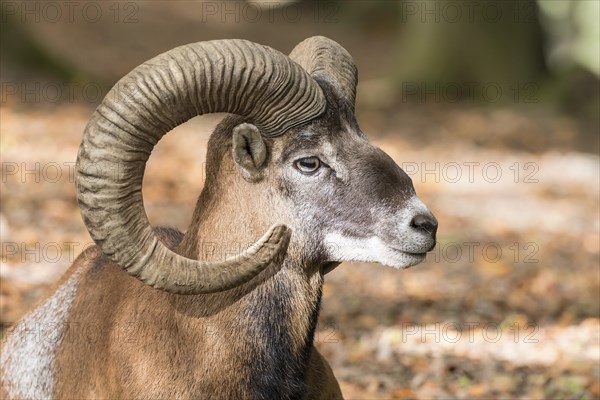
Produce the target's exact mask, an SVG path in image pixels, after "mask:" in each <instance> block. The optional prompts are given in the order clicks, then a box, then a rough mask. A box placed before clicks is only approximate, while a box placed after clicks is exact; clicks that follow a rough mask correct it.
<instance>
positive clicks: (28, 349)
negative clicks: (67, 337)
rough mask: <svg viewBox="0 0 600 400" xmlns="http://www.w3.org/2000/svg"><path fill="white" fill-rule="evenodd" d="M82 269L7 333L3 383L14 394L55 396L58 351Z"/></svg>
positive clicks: (0, 367)
mask: <svg viewBox="0 0 600 400" xmlns="http://www.w3.org/2000/svg"><path fill="white" fill-rule="evenodd" d="M78 281H79V271H75V272H74V273H73V275H71V277H69V279H68V280H67V281H66V282H64V283H63V284H62V285H61V286H59V287H58V289H57V290H56V292H54V294H53V295H52V296H51V297H49V298H48V299H46V301H44V302H43V303H42V304H40V305H39V306H38V307H36V308H35V309H34V310H33V311H31V312H30V313H29V314H27V315H26V316H25V317H23V319H22V320H21V321H20V322H19V324H18V325H17V326H16V327H15V328H14V330H12V331H11V332H9V333H8V334H7V338H6V339H5V343H4V345H3V347H2V354H1V355H0V370H1V372H2V382H1V384H2V387H3V388H4V390H5V391H6V392H7V394H8V396H9V397H10V398H29V399H31V398H33V399H49V398H52V393H53V390H54V352H55V350H56V347H57V346H58V345H59V344H60V342H61V340H62V339H63V337H64V333H65V329H66V321H67V318H68V315H69V309H70V308H71V303H72V302H73V298H74V297H75V293H76V292H77V283H78Z"/></svg>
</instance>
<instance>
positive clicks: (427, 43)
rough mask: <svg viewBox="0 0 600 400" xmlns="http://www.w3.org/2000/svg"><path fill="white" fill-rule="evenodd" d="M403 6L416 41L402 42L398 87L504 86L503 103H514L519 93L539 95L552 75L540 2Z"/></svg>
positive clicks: (481, 0)
mask: <svg viewBox="0 0 600 400" xmlns="http://www.w3.org/2000/svg"><path fill="white" fill-rule="evenodd" d="M398 6H399V7H400V8H401V19H402V21H403V24H402V25H403V30H402V32H401V36H402V38H410V40H411V41H410V42H407V41H406V40H403V39H401V42H400V45H401V49H400V51H399V53H398V54H399V59H398V60H397V61H396V63H395V64H396V65H397V66H398V68H397V69H396V70H395V71H394V76H395V78H396V82H397V83H398V87H400V86H401V87H404V88H406V87H407V84H413V85H415V84H416V85H426V88H423V87H420V89H422V90H425V89H427V90H430V91H433V90H435V86H434V85H435V84H438V85H439V86H440V87H442V88H443V87H444V86H446V87H447V86H449V85H452V90H455V89H456V87H458V88H460V89H462V90H463V91H465V90H472V89H473V88H474V89H475V90H476V89H477V88H478V87H479V89H481V87H484V86H486V85H488V86H489V85H492V86H496V85H498V86H499V87H500V88H501V90H502V91H503V93H502V96H501V97H502V99H503V100H511V99H513V100H514V96H515V95H518V93H516V92H515V91H516V90H523V89H525V90H529V91H530V92H532V91H535V88H536V87H537V82H538V81H539V79H540V78H541V77H542V76H543V75H544V74H545V73H546V66H545V62H544V53H543V37H542V31H541V27H540V23H539V19H538V6H537V4H536V2H535V0H478V1H468V0H467V1H464V2H463V1H460V2H455V1H438V0H425V1H418V2H415V1H411V0H408V1H402V2H400V3H399V5H398ZM469 85H470V86H471V88H469ZM528 85H529V87H528ZM455 86H456V87H455ZM439 90H441V89H439ZM462 95H465V93H462ZM526 95H527V94H526ZM529 95H532V93H529ZM417 100H419V99H417ZM475 100H477V99H475ZM483 100H484V101H485V99H483Z"/></svg>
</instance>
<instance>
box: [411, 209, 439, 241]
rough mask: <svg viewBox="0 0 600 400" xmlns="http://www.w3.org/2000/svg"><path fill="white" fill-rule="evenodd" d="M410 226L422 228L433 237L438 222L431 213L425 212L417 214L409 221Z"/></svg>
mask: <svg viewBox="0 0 600 400" xmlns="http://www.w3.org/2000/svg"><path fill="white" fill-rule="evenodd" d="M410 226H412V227H413V228H415V229H422V230H424V231H425V232H427V233H429V234H430V235H431V236H433V237H435V232H436V231H437V227H438V223H437V221H436V219H435V218H434V217H433V215H427V214H417V215H415V217H414V218H413V219H412V221H410Z"/></svg>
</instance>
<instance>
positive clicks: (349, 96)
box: [290, 36, 358, 109]
mask: <svg viewBox="0 0 600 400" xmlns="http://www.w3.org/2000/svg"><path fill="white" fill-rule="evenodd" d="M290 58H291V59H292V60H293V61H295V62H296V63H298V64H300V65H301V66H302V68H304V70H305V71H306V72H308V73H309V74H310V76H312V77H314V78H317V77H322V78H325V79H326V80H327V81H328V82H330V83H331V84H333V85H334V87H335V88H336V90H337V92H338V94H339V95H340V97H341V98H342V99H344V100H345V101H347V102H348V103H349V105H350V106H351V107H352V109H354V102H355V100H356V85H357V83H358V70H357V69H356V65H355V64H354V60H353V59H352V56H351V55H350V53H348V51H346V49H344V48H343V47H342V46H340V45H339V44H338V43H337V42H334V41H333V40H331V39H328V38H326V37H324V36H313V37H310V38H308V39H306V40H304V41H302V42H301V43H299V44H298V45H297V46H296V47H294V49H293V50H292V52H291V53H290Z"/></svg>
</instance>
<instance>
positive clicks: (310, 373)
mask: <svg viewBox="0 0 600 400" xmlns="http://www.w3.org/2000/svg"><path fill="white" fill-rule="evenodd" d="M319 84H320V85H321V86H322V88H323V90H324V93H325V94H326V96H327V104H328V109H327V111H326V112H325V114H323V115H322V116H321V117H319V118H317V119H315V120H313V121H311V123H310V124H307V125H305V126H301V127H297V128H294V129H292V130H290V131H289V132H288V133H286V134H285V135H283V136H282V137H278V138H273V139H265V143H264V144H265V146H266V149H267V159H266V161H265V162H264V166H263V167H262V168H260V169H258V170H257V171H254V173H253V176H252V179H244V174H243V173H242V172H243V171H242V170H241V168H243V166H241V165H240V164H238V163H236V161H235V160H234V159H233V157H232V131H233V129H234V127H235V126H237V125H239V124H240V123H241V122H243V121H242V120H241V119H240V118H237V117H230V118H227V119H226V120H225V121H224V122H223V123H221V124H220V125H219V127H217V129H216V131H215V132H214V133H213V135H212V136H211V139H210V141H209V145H208V153H207V180H206V183H205V187H204V189H203V191H202V194H201V195H200V197H199V199H198V202H197V205H196V209H195V212H194V215H193V217H192V222H191V224H190V228H189V230H188V231H187V232H186V234H185V235H183V234H181V233H180V232H178V231H176V230H173V229H166V228H159V229H157V233H158V236H159V237H160V238H161V240H162V241H163V242H164V243H165V244H166V245H167V246H168V247H170V248H171V249H173V250H174V251H175V252H177V253H179V254H181V255H183V256H186V257H188V258H192V259H200V260H205V261H214V260H222V259H224V258H226V257H229V256H231V255H234V254H239V253H240V252H241V251H243V250H244V249H246V248H247V247H248V245H250V244H252V243H254V242H256V240H257V239H258V238H260V237H261V236H262V235H263V233H264V232H265V231H266V230H267V229H268V228H269V227H270V226H271V225H273V224H275V223H281V224H285V225H287V226H289V227H290V228H291V229H292V238H291V241H290V245H289V247H288V249H287V252H286V253H285V254H280V255H279V256H278V257H277V259H276V260H275V261H274V262H273V263H271V265H270V266H269V267H267V268H266V269H265V270H264V271H262V272H261V273H260V274H259V275H258V276H257V277H255V278H254V279H252V280H251V281H250V282H248V283H246V284H243V285H241V286H238V287H236V288H234V289H231V290H227V291H224V292H219V293H215V294H204V295H187V296H186V295H176V294H169V293H167V292H164V291H160V290H156V289H153V288H151V287H149V286H146V285H144V284H143V283H141V282H140V281H139V280H137V279H135V278H133V277H131V276H130V275H128V274H127V273H125V272H124V271H123V270H122V269H121V268H120V267H119V266H118V265H116V264H115V263H113V262H111V261H110V260H108V259H107V258H106V257H105V256H103V255H101V254H99V252H98V250H97V249H95V252H94V249H92V250H90V251H87V252H85V253H84V254H82V255H81V256H80V257H79V258H78V259H77V260H76V261H75V263H74V264H73V266H72V267H71V269H70V270H69V271H68V272H67V274H66V276H65V278H63V280H64V279H66V277H67V276H70V274H72V273H73V272H74V271H76V270H78V271H79V272H80V274H79V284H78V290H77V293H76V294H75V298H74V300H73V302H72V304H71V308H70V311H69V318H68V321H67V326H68V331H67V333H66V334H65V335H64V337H63V339H62V341H61V342H60V343H59V344H57V347H56V351H55V362H54V371H53V374H54V380H55V385H54V393H53V397H55V398H110V399H112V398H130V399H133V398H152V399H163V398H164V399H167V398H169V399H171V398H182V399H183V398H185V399H187V398H194V399H233V398H235V399H269V400H271V399H306V398H309V399H338V398H341V397H342V395H341V392H340V389H339V386H338V384H337V382H336V380H335V377H334V376H333V373H332V371H331V368H330V366H329V365H328V364H327V362H326V361H325V360H324V359H323V358H322V357H321V355H320V354H319V353H318V351H317V350H316V348H315V347H314V346H313V339H314V332H315V327H316V323H317V319H318V314H319V307H320V302H321V291H322V286H323V275H324V272H325V271H329V270H331V269H332V268H334V267H335V265H336V262H338V261H340V260H332V259H330V258H329V255H328V252H327V250H326V249H325V246H326V243H325V242H324V234H325V233H326V232H325V231H326V230H329V231H336V232H351V233H352V234H353V235H354V236H355V237H356V236H359V235H367V236H375V235H378V236H380V237H381V236H385V235H387V236H390V237H393V235H394V230H393V229H392V228H393V227H389V226H387V225H385V224H378V221H380V220H382V221H387V220H388V218H381V217H380V216H375V215H373V214H372V213H371V212H370V209H369V206H372V205H380V204H385V205H386V206H387V208H386V209H389V210H391V211H389V212H390V213H391V214H390V215H393V213H394V212H395V210H400V209H402V207H403V205H404V202H405V201H406V199H408V198H410V197H411V196H413V195H414V189H413V187H412V183H411V182H410V179H409V178H408V177H407V176H406V174H404V172H402V171H401V170H400V168H399V167H397V166H396V165H395V164H394V163H393V161H392V160H391V159H390V158H389V157H388V156H387V155H385V153H383V152H381V151H380V150H378V149H376V148H374V147H373V146H371V145H370V144H369V143H368V141H367V140H366V138H365V137H364V135H362V133H361V132H360V130H359V128H358V125H357V124H356V121H355V119H354V115H353V112H352V110H351V109H350V108H348V106H347V105H346V106H345V105H343V104H341V102H340V101H339V99H338V98H337V97H336V96H335V94H334V93H333V92H332V90H331V89H330V88H329V87H328V85H327V83H326V82H319ZM239 150H240V149H237V151H239ZM306 151H308V152H315V153H317V154H318V153H319V152H330V153H331V152H333V153H335V154H333V155H331V157H330V158H332V159H335V160H336V161H335V162H336V163H337V164H336V165H337V166H338V167H339V169H338V170H337V171H336V170H334V169H333V168H327V169H323V170H322V171H321V172H322V173H321V174H317V175H315V176H314V177H306V176H301V175H300V174H299V173H297V172H294V169H293V165H295V164H294V160H296V159H298V158H299V157H306V156H307V155H306V154H303V153H304V152H306ZM327 157H329V156H325V159H328V158H327ZM290 173H291V175H290ZM332 216H335V218H332ZM378 229H379V230H378ZM124 240H125V238H124ZM430 240H431V239H430ZM164 268H169V266H168V265H165V266H164Z"/></svg>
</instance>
